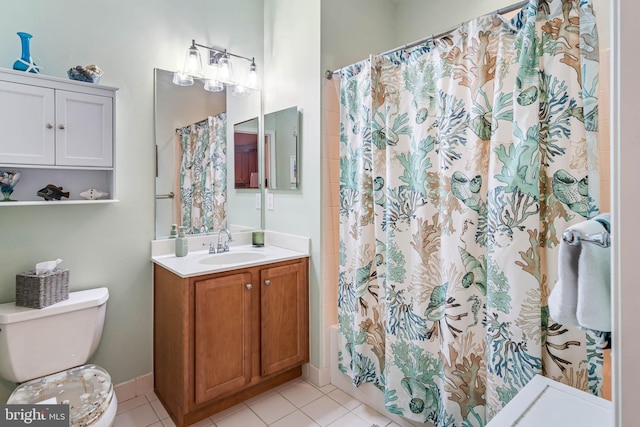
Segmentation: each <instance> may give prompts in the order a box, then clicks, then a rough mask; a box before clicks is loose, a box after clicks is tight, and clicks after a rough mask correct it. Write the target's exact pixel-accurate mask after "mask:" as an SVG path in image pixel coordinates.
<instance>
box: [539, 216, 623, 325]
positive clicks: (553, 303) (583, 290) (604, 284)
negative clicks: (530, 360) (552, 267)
mask: <svg viewBox="0 0 640 427" xmlns="http://www.w3.org/2000/svg"><path fill="white" fill-rule="evenodd" d="M609 223H610V215H609V214H602V215H598V216H596V217H595V218H593V219H591V220H588V221H584V222H581V223H580V224H576V225H574V226H572V227H571V230H573V231H578V232H580V233H582V234H583V235H586V234H595V233H601V232H603V231H606V232H608V231H609ZM558 256H559V259H558V282H557V283H556V285H555V287H554V288H553V291H552V292H551V295H550V296H549V313H550V314H551V317H552V318H553V319H554V320H555V321H557V322H559V323H563V324H566V325H573V326H580V327H582V328H585V329H592V330H596V331H605V332H608V331H611V279H610V273H611V251H610V249H609V248H603V247H600V246H598V245H595V244H593V243H589V242H581V243H580V244H578V245H576V246H571V245H569V244H568V243H566V242H564V240H562V241H561V242H560V249H559V255H558Z"/></svg>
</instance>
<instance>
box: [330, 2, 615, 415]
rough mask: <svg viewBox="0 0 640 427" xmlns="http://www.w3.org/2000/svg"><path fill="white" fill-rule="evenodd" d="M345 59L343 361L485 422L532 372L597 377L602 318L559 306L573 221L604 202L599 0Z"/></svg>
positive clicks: (384, 383) (391, 396)
mask: <svg viewBox="0 0 640 427" xmlns="http://www.w3.org/2000/svg"><path fill="white" fill-rule="evenodd" d="M340 74H341V76H340V77H341V89H340V102H341V157H340V174H341V175H340V270H339V296H338V316H339V355H338V363H339V368H340V370H341V371H342V372H344V373H346V374H348V375H350V376H351V378H352V380H353V383H354V384H355V385H356V386H359V385H361V384H363V383H372V384H373V385H375V386H376V387H377V388H379V389H380V390H381V391H382V392H383V393H384V397H385V404H386V408H387V410H388V411H390V412H391V413H394V414H398V415H401V416H404V417H407V418H410V419H412V420H415V421H420V422H426V421H429V422H432V423H434V424H435V425H437V426H481V425H484V424H485V423H486V422H487V421H488V420H490V419H491V418H492V417H493V416H494V415H495V414H496V413H497V411H499V410H500V409H501V408H502V407H503V406H504V405H505V404H506V403H508V402H509V401H510V399H511V398H513V396H514V395H515V394H516V393H517V392H518V391H519V390H520V389H521V388H522V387H524V386H525V385H526V384H527V382H528V381H529V380H531V378H532V377H533V376H534V375H536V374H543V375H546V376H548V377H550V378H553V379H556V380H558V381H561V382H563V383H566V384H569V385H572V386H574V387H577V388H579V389H583V390H589V391H590V392H592V393H594V394H600V392H601V367H602V348H603V344H604V343H603V338H602V337H601V334H600V333H598V332H594V331H583V330H578V329H574V328H571V327H566V326H564V325H561V324H559V323H557V322H555V321H554V320H553V319H551V318H550V316H549V311H548V308H547V298H548V296H549V293H550V290H551V289H552V287H553V285H554V283H555V282H556V280H557V254H558V244H559V239H560V238H561V233H562V231H563V230H564V229H565V228H567V227H568V226H570V225H571V224H574V223H576V222H579V221H582V220H584V219H586V218H590V217H592V216H594V215H596V214H597V213H598V197H597V193H598V191H597V183H598V175H597V163H598V162H597V140H596V138H597V126H598V117H597V113H598V108H597V99H596V95H597V83H598V43H597V33H596V28H595V19H594V15H593V9H592V5H591V2H590V1H589V0H531V1H530V2H529V4H527V5H526V6H525V7H524V8H523V9H522V11H520V13H518V14H517V16H515V17H514V18H513V19H511V20H505V19H504V18H502V17H501V16H499V15H487V16H483V17H480V18H477V19H474V20H472V21H470V22H467V23H465V24H463V25H462V26H461V27H460V28H458V29H457V30H455V31H454V32H452V33H451V34H449V35H447V36H445V37H442V38H439V39H437V40H429V41H428V42H426V43H424V44H422V45H420V46H417V47H415V48H412V49H410V50H399V51H395V52H393V53H389V54H383V55H377V56H373V57H371V58H370V59H368V60H365V61H362V62H360V63H357V64H354V65H352V66H349V67H346V68H345V69H343V70H341V72H340Z"/></svg>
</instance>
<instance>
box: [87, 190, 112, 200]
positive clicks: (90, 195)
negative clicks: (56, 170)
mask: <svg viewBox="0 0 640 427" xmlns="http://www.w3.org/2000/svg"><path fill="white" fill-rule="evenodd" d="M108 195H109V193H106V192H104V191H99V190H97V189H95V188H89V189H88V190H85V191H83V192H82V193H80V197H82V198H83V199H87V200H96V199H99V198H101V197H106V196H108Z"/></svg>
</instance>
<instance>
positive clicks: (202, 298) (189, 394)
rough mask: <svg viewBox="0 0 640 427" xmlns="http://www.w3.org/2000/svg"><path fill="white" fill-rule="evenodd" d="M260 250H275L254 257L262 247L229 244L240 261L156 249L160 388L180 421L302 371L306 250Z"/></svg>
mask: <svg viewBox="0 0 640 427" xmlns="http://www.w3.org/2000/svg"><path fill="white" fill-rule="evenodd" d="M262 249H263V250H264V251H265V252H266V253H268V254H269V255H268V256H265V257H262V258H260V257H258V256H256V258H258V259H250V258H251V257H250V256H248V255H246V254H258V255H259V254H260V251H259V250H253V251H252V252H250V251H244V252H242V251H241V249H238V248H235V247H232V248H231V251H230V252H228V253H227V254H232V255H230V256H231V257H236V259H240V260H242V261H241V262H240V263H239V264H238V265H233V264H218V260H224V256H225V255H226V254H215V255H209V254H208V253H206V251H205V252H202V253H197V254H191V255H188V256H187V257H184V258H176V257H174V256H170V255H169V256H164V257H154V334H153V335H154V352H153V353H154V356H153V365H154V380H155V392H156V394H157V395H158V398H159V399H160V401H161V402H162V404H163V405H164V407H165V408H166V409H167V411H168V412H169V414H170V415H171V418H172V419H173V421H174V422H175V423H176V425H177V426H178V427H182V426H185V425H190V424H192V423H194V422H197V421H198V420H201V419H203V418H205V417H207V416H209V415H212V414H213V413H216V412H218V411H221V410H223V409H226V408H228V407H230V406H233V405H235V404H237V403H239V402H241V401H243V400H246V399H248V398H250V397H252V396H255V395H257V394H260V393H262V392H264V391H265V390H268V389H270V388H272V387H275V386H277V385H279V384H282V383H284V382H286V381H289V380H291V379H293V378H296V377H298V376H300V375H301V374H302V368H301V366H302V364H303V363H305V362H308V359H309V339H308V336H309V320H308V319H309V315H308V312H309V306H308V270H309V261H308V255H307V254H304V253H299V252H294V251H287V250H284V249H280V248H272V249H271V250H270V249H269V248H262ZM236 254H238V255H237V256H236ZM274 254H275V255H274ZM221 256H222V257H221ZM226 256H227V257H228V256H229V255H226ZM216 257H218V258H216ZM210 262H211V263H212V264H210Z"/></svg>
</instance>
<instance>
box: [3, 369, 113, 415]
mask: <svg viewBox="0 0 640 427" xmlns="http://www.w3.org/2000/svg"><path fill="white" fill-rule="evenodd" d="M53 399H55V403H58V404H61V403H62V404H69V418H70V420H69V421H70V423H69V425H70V426H90V425H93V424H94V423H95V422H96V421H97V420H99V419H100V417H102V415H103V414H104V413H105V411H107V410H108V409H109V407H110V405H111V403H112V400H115V396H114V391H113V385H112V384H111V377H110V376H109V374H108V373H107V372H106V371H105V370H104V369H102V368H101V367H99V366H97V365H83V366H79V367H77V368H72V369H68V370H66V371H62V372H58V373H57V374H52V375H47V376H46V377H42V378H36V379H33V380H31V381H27V382H26V383H23V384H21V385H19V386H18V388H16V389H15V390H14V391H13V393H12V394H11V396H9V400H8V401H7V403H10V404H34V403H39V402H43V401H47V402H49V401H51V403H52V404H53V403H54V401H53ZM107 412H111V411H107Z"/></svg>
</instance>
